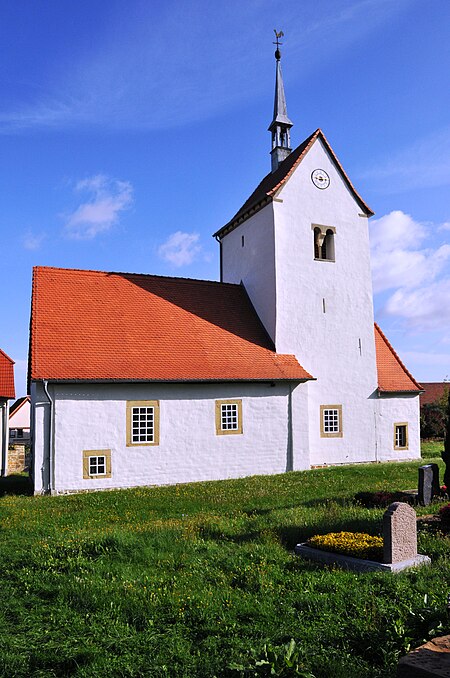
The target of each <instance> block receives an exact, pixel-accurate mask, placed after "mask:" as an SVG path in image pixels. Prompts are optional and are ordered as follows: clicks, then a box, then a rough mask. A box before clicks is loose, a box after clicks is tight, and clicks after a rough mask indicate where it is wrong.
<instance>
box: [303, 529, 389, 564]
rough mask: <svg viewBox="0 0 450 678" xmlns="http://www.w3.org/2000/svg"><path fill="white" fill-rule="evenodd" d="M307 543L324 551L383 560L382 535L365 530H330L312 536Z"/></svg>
mask: <svg viewBox="0 0 450 678" xmlns="http://www.w3.org/2000/svg"><path fill="white" fill-rule="evenodd" d="M307 545H308V546H311V547H312V548H316V549H321V550H322V551H331V552H332V553H342V554H344V555H347V556H352V557H353V558H364V559H365V560H381V559H382V556H383V539H382V537H373V536H372V535H370V534H364V533H363V532H330V533H329V534H320V535H316V536H315V537H311V539H309V540H308V541H307Z"/></svg>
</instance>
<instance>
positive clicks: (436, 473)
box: [430, 464, 441, 496]
mask: <svg viewBox="0 0 450 678" xmlns="http://www.w3.org/2000/svg"><path fill="white" fill-rule="evenodd" d="M430 466H431V468H432V469H433V496H439V495H440V494H441V483H440V481H439V466H438V464H430Z"/></svg>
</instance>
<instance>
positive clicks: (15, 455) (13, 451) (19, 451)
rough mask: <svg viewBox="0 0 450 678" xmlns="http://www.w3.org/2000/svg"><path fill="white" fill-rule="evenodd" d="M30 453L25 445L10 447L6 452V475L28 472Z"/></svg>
mask: <svg viewBox="0 0 450 678" xmlns="http://www.w3.org/2000/svg"><path fill="white" fill-rule="evenodd" d="M29 466H30V452H29V448H27V447H25V445H11V446H10V448H9V451H8V475H10V474H11V473H22V472H23V471H28V470H29Z"/></svg>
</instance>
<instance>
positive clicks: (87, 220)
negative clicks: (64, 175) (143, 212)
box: [64, 174, 133, 240]
mask: <svg viewBox="0 0 450 678" xmlns="http://www.w3.org/2000/svg"><path fill="white" fill-rule="evenodd" d="M75 190H76V191H77V192H86V193H88V194H89V196H90V197H89V199H88V200H87V201H86V202H83V203H81V205H79V206H78V207H77V209H76V210H75V211H74V212H72V214H70V215H68V216H66V218H65V221H66V223H65V226H64V231H65V234H66V236H67V237H68V238H73V239H75V240H89V239H91V238H95V236H97V235H99V233H105V232H107V231H109V230H110V228H111V227H112V226H114V224H116V223H117V222H118V220H119V216H120V213H121V212H123V211H124V210H126V209H128V208H129V207H131V204H132V202H133V187H132V185H131V184H130V183H129V182H128V181H120V180H118V179H111V178H109V177H106V176H105V175H103V174H97V175H96V176H93V177H88V178H87V179H83V180H82V181H79V182H78V183H77V184H76V186H75Z"/></svg>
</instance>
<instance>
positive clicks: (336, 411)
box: [320, 405, 343, 438]
mask: <svg viewBox="0 0 450 678" xmlns="http://www.w3.org/2000/svg"><path fill="white" fill-rule="evenodd" d="M342 430H343V429H342V405H321V406H320V436H321V437H322V438H342Z"/></svg>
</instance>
